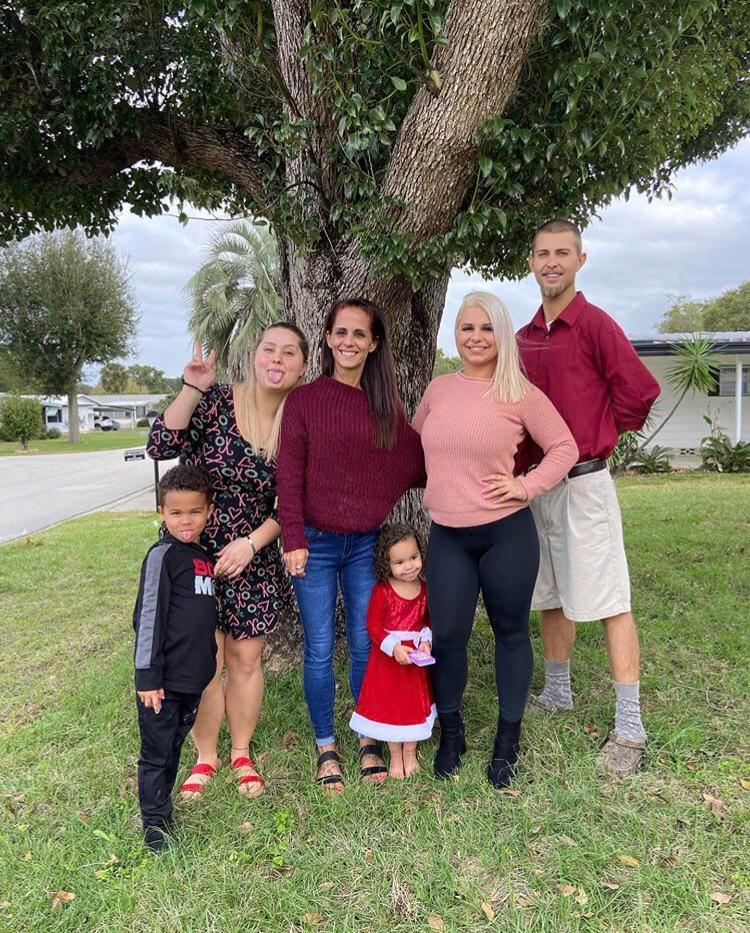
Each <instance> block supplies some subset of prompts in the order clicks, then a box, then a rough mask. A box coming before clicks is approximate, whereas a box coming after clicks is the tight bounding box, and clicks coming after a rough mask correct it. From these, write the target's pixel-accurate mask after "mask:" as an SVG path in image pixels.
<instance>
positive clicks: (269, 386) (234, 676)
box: [148, 322, 309, 800]
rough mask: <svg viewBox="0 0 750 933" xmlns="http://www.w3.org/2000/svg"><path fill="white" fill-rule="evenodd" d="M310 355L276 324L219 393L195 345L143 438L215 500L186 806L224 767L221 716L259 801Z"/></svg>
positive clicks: (212, 369)
mask: <svg viewBox="0 0 750 933" xmlns="http://www.w3.org/2000/svg"><path fill="white" fill-rule="evenodd" d="M308 355H309V350H308V345H307V340H306V339H305V336H304V334H303V333H302V331H300V330H299V328H297V327H296V326H295V325H294V324H289V323H286V322H283V323H279V324H272V325H271V326H270V327H267V328H266V330H265V331H264V332H263V333H262V334H261V335H260V339H259V340H258V342H257V345H256V347H255V350H254V352H253V353H252V354H251V357H250V360H249V366H248V379H247V381H246V382H244V383H236V384H234V385H223V384H217V383H216V358H215V355H214V354H213V352H212V353H210V354H209V355H208V357H207V358H206V359H204V358H203V351H202V348H201V345H200V344H199V343H196V345H195V354H194V356H193V358H192V360H190V362H189V363H188V364H187V366H185V370H184V374H183V386H182V390H181V391H180V393H179V395H178V396H177V398H176V399H175V400H174V401H173V402H172V404H171V405H170V406H169V407H168V408H167V409H166V411H165V412H164V414H163V415H162V416H161V417H160V418H158V419H157V420H156V422H155V424H154V426H153V428H152V429H151V433H150V435H149V439H148V454H149V456H150V457H152V458H153V459H155V460H166V459H171V458H173V457H179V458H180V461H181V462H182V463H190V464H194V465H196V466H200V467H201V468H202V469H203V470H205V471H206V472H207V473H208V475H209V476H210V478H211V480H212V484H213V491H214V508H213V512H212V514H211V516H210V518H209V520H208V524H207V525H206V528H205V531H204V533H203V536H202V538H201V544H203V545H204V546H205V547H206V549H207V550H208V552H209V554H211V556H212V557H213V559H214V561H215V563H214V566H213V574H215V591H216V597H217V600H218V607H219V628H218V629H217V630H216V640H217V644H218V652H217V668H216V676H215V678H214V679H213V680H212V681H211V683H210V684H209V685H208V687H206V689H205V691H204V692H203V696H202V698H201V704H200V708H199V710H198V718H197V719H196V722H195V725H194V726H193V731H192V735H193V740H194V742H195V745H196V748H197V750H198V761H197V764H196V766H195V767H194V768H193V770H192V772H191V775H190V779H189V781H188V782H187V783H185V784H183V785H182V787H181V788H180V791H181V793H182V798H183V800H191V799H193V800H194V799H196V798H198V797H199V796H200V794H201V792H202V791H203V788H204V786H205V784H206V783H207V782H208V781H209V780H210V779H211V778H212V777H213V776H214V774H215V773H216V770H217V769H218V768H219V767H220V765H221V761H220V759H219V757H218V755H217V743H218V738H219V729H220V728H221V723H222V721H223V719H224V716H225V715H226V717H227V721H228V724H229V731H230V733H231V737H232V752H231V759H230V761H231V765H232V768H233V769H234V771H235V773H236V776H237V780H238V787H239V791H240V793H242V794H244V795H245V796H247V797H257V796H259V795H260V794H262V793H263V791H264V789H265V784H264V782H263V779H262V778H261V777H260V775H259V774H258V772H257V771H256V769H255V766H254V765H253V762H252V759H251V758H250V750H249V746H250V741H251V739H252V737H253V733H254V731H255V726H256V723H257V721H258V715H259V713H260V706H261V702H262V700H263V671H262V669H261V654H262V651H263V644H264V639H265V636H266V635H270V634H271V633H272V632H273V631H274V630H275V628H276V626H277V624H278V620H279V614H280V612H281V610H282V607H283V605H284V601H285V598H286V596H287V588H288V586H289V585H288V582H287V579H286V575H285V572H284V568H283V564H282V562H281V556H280V554H279V548H278V545H277V538H278V537H279V534H280V532H281V529H280V527H279V524H278V522H277V520H276V510H275V500H276V453H277V450H278V445H279V431H280V425H281V415H282V411H283V407H284V405H283V403H284V399H285V398H286V396H287V395H288V394H289V392H290V391H291V390H292V389H293V388H294V387H295V386H296V385H297V384H298V383H299V382H300V380H301V379H302V377H303V375H304V373H305V370H306V368H307V359H308ZM204 569H205V568H204ZM208 570H209V573H208V574H207V575H208V576H210V575H211V568H210V567H209V568H208ZM202 576H203V577H204V579H205V576H206V575H205V574H204V575H202ZM225 664H226V669H227V676H226V687H225V686H224V685H223V684H222V679H221V678H222V673H223V669H224V665H225Z"/></svg>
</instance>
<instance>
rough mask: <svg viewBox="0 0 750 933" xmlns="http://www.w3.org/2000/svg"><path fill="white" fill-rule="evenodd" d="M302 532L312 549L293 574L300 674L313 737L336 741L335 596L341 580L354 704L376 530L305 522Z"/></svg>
mask: <svg viewBox="0 0 750 933" xmlns="http://www.w3.org/2000/svg"><path fill="white" fill-rule="evenodd" d="M305 536H306V537H307V546H308V548H309V551H310V554H309V557H308V559H307V566H306V567H305V575H304V577H293V578H292V582H293V584H294V592H295V594H296V596H297V605H298V606H299V614H300V618H301V619H302V632H303V636H304V644H305V654H304V663H303V675H302V679H303V686H304V690H305V700H306V701H307V708H308V710H309V711H310V719H311V721H312V725H313V730H314V732H315V741H316V742H317V743H318V745H331V744H333V742H334V741H335V736H334V730H333V702H334V698H335V695H336V681H335V679H334V676H333V653H334V648H335V638H336V596H337V593H338V587H339V583H340V585H341V593H342V596H343V598H344V619H345V622H346V640H347V644H348V646H349V687H350V689H351V691H352V697H353V698H354V702H355V703H356V702H357V699H358V697H359V691H360V687H361V686H362V678H363V677H364V676H365V667H366V666H367V656H368V654H369V653H370V637H369V635H368V634H367V607H368V605H369V603H370V593H371V592H372V588H373V586H374V584H375V569H374V565H373V557H374V553H375V541H376V538H377V531H365V532H354V533H352V534H336V533H334V532H332V531H321V530H320V529H319V528H311V527H310V526H307V525H306V526H305Z"/></svg>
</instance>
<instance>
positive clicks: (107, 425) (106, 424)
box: [99, 415, 120, 431]
mask: <svg viewBox="0 0 750 933" xmlns="http://www.w3.org/2000/svg"><path fill="white" fill-rule="evenodd" d="M99 427H100V428H101V429H102V431H119V430H120V422H119V421H115V419H114V418H108V417H107V416H106V415H105V416H104V417H103V418H100V419H99Z"/></svg>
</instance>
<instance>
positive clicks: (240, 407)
mask: <svg viewBox="0 0 750 933" xmlns="http://www.w3.org/2000/svg"><path fill="white" fill-rule="evenodd" d="M282 328H283V329H284V330H289V331H291V332H292V333H293V334H294V336H295V337H296V338H297V341H298V342H299V348H300V350H301V351H302V358H303V359H304V361H305V363H307V361H308V358H309V356H310V347H309V345H308V342H307V337H305V335H304V333H303V332H302V331H301V330H300V329H299V327H297V325H296V324H292V323H291V322H290V321H276V322H275V323H274V324H269V325H268V327H265V328H264V329H263V330H262V331H261V332H260V334H258V336H257V338H256V339H255V340H254V341H253V344H252V348H251V350H250V354H249V356H248V365H247V379H246V380H245V381H244V383H241V385H242V388H241V389H240V391H239V392H235V398H234V416H235V418H236V420H237V427H238V428H239V430H240V434H241V435H242V436H243V438H244V439H245V440H246V441H247V442H248V444H250V446H251V447H252V449H253V453H254V454H255V455H256V456H260V455H261V452H262V454H263V457H264V459H265V460H266V462H267V463H270V462H271V461H272V460H273V459H274V458H275V457H276V454H277V453H278V451H279V435H280V433H281V416H282V415H283V414H284V402H285V401H286V396H284V398H283V399H282V400H281V404H280V405H279V407H278V410H277V412H276V414H275V415H274V419H273V425H272V426H271V433H270V434H269V435H268V437H267V438H264V437H263V432H262V430H261V427H260V419H259V418H258V409H257V407H256V405H255V351H256V350H257V349H258V347H259V346H260V343H261V341H262V340H263V338H264V337H265V336H266V334H267V333H268V332H269V330H276V329H282ZM290 391H291V390H290Z"/></svg>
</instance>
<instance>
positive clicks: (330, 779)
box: [315, 750, 344, 784]
mask: <svg viewBox="0 0 750 933" xmlns="http://www.w3.org/2000/svg"><path fill="white" fill-rule="evenodd" d="M327 761H335V762H337V763H338V764H339V765H340V764H341V759H340V758H339V756H338V753H337V752H335V751H333V750H331V751H327V752H322V753H321V754H320V755H318V763H317V765H316V770H318V771H320V766H321V765H324V764H325V763H326V762H327ZM315 783H316V784H343V783H344V777H343V775H342V774H323V775H321V776H320V777H316V778H315Z"/></svg>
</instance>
